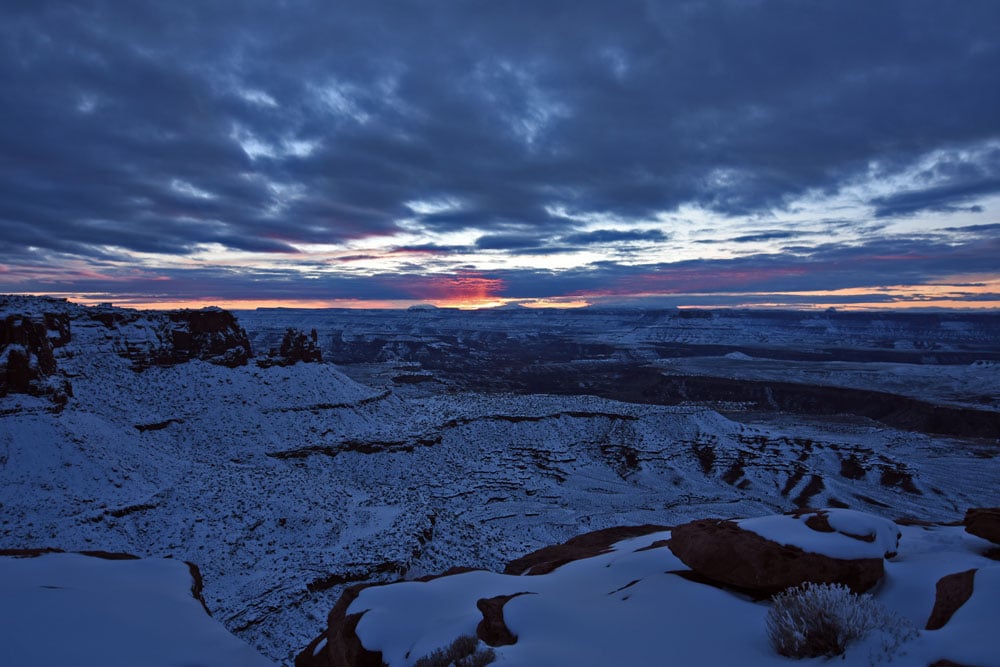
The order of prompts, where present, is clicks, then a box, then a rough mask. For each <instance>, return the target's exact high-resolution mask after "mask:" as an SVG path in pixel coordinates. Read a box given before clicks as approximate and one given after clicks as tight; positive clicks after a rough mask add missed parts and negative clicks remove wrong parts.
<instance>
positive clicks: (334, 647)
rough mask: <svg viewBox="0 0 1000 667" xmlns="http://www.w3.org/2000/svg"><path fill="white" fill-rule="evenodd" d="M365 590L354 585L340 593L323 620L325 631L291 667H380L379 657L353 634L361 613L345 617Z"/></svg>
mask: <svg viewBox="0 0 1000 667" xmlns="http://www.w3.org/2000/svg"><path fill="white" fill-rule="evenodd" d="M367 587H368V584H358V585H355V586H349V587H348V588H346V589H345V590H344V592H343V593H342V594H341V596H340V599H339V600H337V604H336V605H334V607H333V610H332V611H331V612H330V615H329V617H328V618H327V631H326V632H325V633H323V634H322V635H320V636H319V637H317V638H316V639H314V640H313V641H312V642H311V643H310V644H309V646H307V647H306V648H305V650H303V651H302V652H301V653H299V654H298V655H297V656H296V657H295V667H382V665H383V664H384V663H383V661H382V654H381V653H380V652H376V651H369V650H368V649H366V648H365V647H364V645H363V644H362V643H361V640H360V639H359V638H358V634H357V632H356V629H357V627H358V622H359V621H360V620H361V617H362V616H364V612H361V613H358V614H348V613H347V608H348V607H350V606H351V603H352V602H354V601H355V600H356V599H357V597H358V595H359V594H360V593H361V591H363V590H364V589H365V588H367Z"/></svg>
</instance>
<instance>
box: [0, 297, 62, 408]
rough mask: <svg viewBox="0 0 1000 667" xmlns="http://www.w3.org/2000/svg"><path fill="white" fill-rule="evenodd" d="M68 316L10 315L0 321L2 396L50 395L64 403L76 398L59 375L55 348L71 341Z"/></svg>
mask: <svg viewBox="0 0 1000 667" xmlns="http://www.w3.org/2000/svg"><path fill="white" fill-rule="evenodd" d="M70 337H71V336H70V328H69V317H68V316H67V315H64V314H58V313H44V314H32V315H18V314H14V315H8V316H7V317H6V318H4V319H0V396H6V395H7V394H9V393H17V394H30V395H33V396H49V397H50V398H51V399H52V401H53V402H55V403H57V404H59V405H62V404H65V403H66V401H67V400H68V399H69V397H70V396H72V395H73V388H72V386H71V385H70V383H69V381H68V380H66V379H65V378H63V377H60V376H59V375H58V367H57V364H56V359H55V355H54V354H53V349H55V348H58V347H61V346H63V345H65V344H66V343H68V342H69V341H70Z"/></svg>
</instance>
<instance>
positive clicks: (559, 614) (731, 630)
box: [348, 517, 1000, 667]
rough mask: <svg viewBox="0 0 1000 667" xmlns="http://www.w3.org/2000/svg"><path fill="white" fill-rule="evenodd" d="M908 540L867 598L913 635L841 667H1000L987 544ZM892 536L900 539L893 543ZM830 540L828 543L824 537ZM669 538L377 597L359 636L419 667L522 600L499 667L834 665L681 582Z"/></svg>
mask: <svg viewBox="0 0 1000 667" xmlns="http://www.w3.org/2000/svg"><path fill="white" fill-rule="evenodd" d="M750 521H756V522H763V523H768V524H770V526H771V527H772V528H773V531H772V532H773V533H774V534H775V535H776V536H778V537H781V536H782V535H783V534H784V532H783V530H782V528H784V529H789V530H790V531H791V532H792V533H793V535H789V536H786V537H785V539H783V540H782V541H784V542H794V541H796V538H795V534H798V531H797V529H796V528H795V527H794V524H795V523H797V521H796V520H795V519H792V518H789V517H774V518H773V520H772V517H759V518H756V519H751V520H750ZM853 522H854V523H855V524H856V523H857V518H854V519H853ZM845 523H847V524H850V523H851V522H850V521H847V522H845ZM776 524H781V526H782V528H778V527H776ZM899 530H900V531H901V533H902V536H901V538H900V540H899V553H898V554H897V555H896V556H894V557H892V558H891V559H889V560H887V561H886V563H885V575H884V577H883V580H882V581H881V583H880V584H879V585H878V586H877V587H876V588H875V589H874V590H873V591H871V594H872V595H873V596H874V597H875V599H876V600H878V601H879V602H880V603H881V604H883V605H884V606H885V607H886V608H887V609H888V610H889V611H890V612H893V613H895V614H897V615H898V616H899V617H901V619H902V628H903V630H904V631H903V632H899V633H897V634H898V635H899V637H898V638H897V637H893V636H892V633H883V632H879V631H877V630H876V631H874V632H872V633H871V636H869V637H867V638H866V639H863V640H861V641H858V642H856V643H854V644H850V645H848V648H847V651H846V652H845V654H844V655H843V658H842V659H840V658H838V659H836V664H838V665H845V667H847V666H855V665H857V666H862V665H863V666H868V665H873V664H892V665H906V666H911V665H912V666H914V667H917V666H919V667H926V666H927V665H930V664H932V663H934V662H936V661H937V660H939V659H945V658H947V659H950V660H952V661H956V662H958V663H959V664H968V665H979V666H981V667H996V666H997V665H1000V653H997V652H996V647H995V639H996V638H995V630H996V625H995V624H996V621H997V618H998V613H1000V604H998V602H997V600H998V599H1000V598H998V597H997V595H998V594H1000V566H998V565H997V563H996V561H992V560H990V559H988V558H985V557H983V556H982V555H981V553H982V552H983V551H984V550H986V549H987V548H988V547H989V543H988V542H986V541H985V540H982V539H980V538H977V537H974V536H971V535H968V534H966V533H965V532H964V531H963V530H962V528H961V527H916V526H902V527H900V528H899ZM895 532H896V530H895V527H894V529H893V531H892V537H893V540H895ZM823 535H827V536H828V537H829V535H830V534H829V533H827V534H823V533H819V534H817V536H818V537H822V536H823ZM669 537H670V532H669V531H666V532H659V533H651V534H649V535H645V536H643V537H637V538H631V539H628V540H624V541H622V542H619V543H618V544H616V545H615V546H614V548H613V550H612V551H610V552H609V553H606V554H603V555H599V556H595V557H593V558H588V559H584V560H579V561H575V562H572V563H569V564H567V565H564V566H562V567H560V568H558V569H556V570H555V571H553V572H551V573H549V574H544V575H538V576H512V575H504V574H494V573H492V572H468V573H465V574H459V575H454V576H449V577H444V578H440V579H435V580H433V581H428V582H409V583H403V584H393V585H389V586H382V587H373V588H367V589H365V590H364V591H362V592H361V594H360V595H359V596H358V598H357V599H356V600H355V601H354V602H353V603H352V604H351V606H350V607H349V608H348V612H349V613H352V614H355V613H361V612H363V616H362V617H361V620H360V622H359V623H358V625H357V635H358V637H359V638H360V639H361V641H362V644H363V645H364V646H365V648H367V649H369V650H381V651H382V657H383V659H384V660H385V661H386V662H387V663H388V664H389V665H390V666H391V667H400V666H403V665H412V664H413V663H414V662H415V661H416V660H417V659H418V658H420V657H421V656H424V655H427V654H429V653H431V652H432V651H434V650H435V649H438V648H440V647H444V646H447V645H448V644H450V643H451V641H452V640H453V639H455V638H456V637H458V636H461V635H473V636H474V635H475V634H476V627H477V625H478V623H479V622H480V621H481V620H482V618H483V615H482V613H481V611H480V610H479V608H477V605H476V601H477V600H479V599H482V598H492V597H495V596H506V595H513V594H519V595H517V596H516V597H513V598H512V599H510V600H509V601H507V602H506V604H505V605H504V606H503V619H504V621H505V623H506V625H507V627H508V628H509V629H510V631H511V632H512V633H513V634H514V635H515V636H516V637H517V641H516V643H515V644H513V645H508V646H499V647H497V648H496V649H495V651H496V654H497V656H496V664H499V665H524V666H525V667H528V666H534V665H594V666H595V667H598V666H602V667H603V666H604V665H612V664H614V665H647V664H677V665H747V666H748V667H758V666H763V665H790V664H799V665H824V664H831V661H830V659H829V658H826V657H819V658H811V659H803V660H791V659H789V658H786V657H782V656H780V655H778V653H777V652H776V651H775V649H774V648H773V647H772V646H771V645H770V643H769V640H768V636H767V631H766V622H765V620H766V616H767V613H768V610H769V608H770V604H771V603H770V602H767V601H753V600H751V599H750V598H748V597H747V596H745V595H742V594H739V593H734V592H731V591H727V590H721V589H719V588H715V587H713V586H709V585H706V584H703V583H696V582H694V581H689V580H688V579H685V578H683V577H680V576H677V574H674V572H677V571H684V570H688V569H689V568H688V567H687V566H686V565H685V564H684V563H683V562H682V561H681V560H679V559H678V558H677V557H676V556H675V555H674V554H673V553H671V551H670V550H669V548H667V547H666V546H658V547H655V548H649V547H650V546H651V545H654V544H655V543H657V542H661V541H663V540H666V539H668V538H669ZM833 550H834V551H837V550H838V549H837V548H836V547H834V549H833ZM841 555H843V554H841ZM972 568H981V569H979V571H978V572H977V573H976V575H975V590H974V593H973V596H972V598H971V599H970V600H969V602H967V603H966V605H963V607H962V608H960V609H959V610H958V611H957V612H956V613H955V615H954V616H953V617H952V619H951V620H950V621H949V622H948V623H947V624H946V625H945V626H944V627H943V628H941V629H939V630H924V629H923V628H924V626H925V624H926V623H927V618H928V616H929V615H930V612H931V609H932V607H933V606H934V600H935V584H936V582H937V580H938V579H939V578H940V577H942V576H944V575H946V574H950V573H954V572H962V571H965V570H969V569H972ZM900 639H901V643H900V644H899V645H898V646H897V645H895V642H896V641H897V640H900Z"/></svg>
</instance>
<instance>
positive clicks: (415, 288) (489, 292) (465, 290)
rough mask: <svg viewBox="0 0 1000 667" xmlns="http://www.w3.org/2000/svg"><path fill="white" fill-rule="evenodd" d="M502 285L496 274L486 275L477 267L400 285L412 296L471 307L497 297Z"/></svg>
mask: <svg viewBox="0 0 1000 667" xmlns="http://www.w3.org/2000/svg"><path fill="white" fill-rule="evenodd" d="M503 288H504V282H503V281H502V280H500V279H499V278H487V277H486V276H484V275H483V274H481V273H479V272H477V271H464V272H462V273H459V274H457V275H453V276H426V277H422V278H420V279H419V280H418V281H416V282H414V283H411V284H409V285H406V286H405V287H404V289H405V290H406V291H407V292H408V293H409V294H410V295H412V296H413V297H414V298H416V299H421V300H424V301H430V302H432V303H434V304H436V305H439V306H456V307H475V306H476V305H482V304H485V303H489V302H496V301H499V299H500V297H499V294H500V292H501V291H502V290H503Z"/></svg>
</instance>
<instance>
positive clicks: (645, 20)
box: [0, 0, 1000, 261]
mask: <svg viewBox="0 0 1000 667" xmlns="http://www.w3.org/2000/svg"><path fill="white" fill-rule="evenodd" d="M998 25H1000V4H998V3H996V2H993V1H992V0H981V1H976V0H970V1H968V2H962V3H940V2H935V1H931V0H915V1H910V0H894V1H890V2H880V3H870V2H863V1H861V0H854V1H844V2H836V3H803V2H796V1H791V0H772V1H768V2H742V1H740V2H737V1H731V2H685V3H646V2H624V3H608V2H603V1H601V2H598V1H594V2H574V3H561V2H552V3H535V2H517V3H506V2H505V3H492V2H467V3H449V4H446V5H442V4H440V3H430V2H428V3H423V2H417V1H413V2H404V1H399V2H379V3H368V2H346V3H336V4H333V3H326V2H318V1H317V2H309V1H306V0H301V1H294V2H286V3H274V2H264V1H263V0H261V1H259V2H250V1H243V0H240V1H238V2H237V1H235V0H234V1H232V2H224V1H220V2H213V3H166V2H145V1H139V0H137V1H135V2H127V3H113V2H98V1H96V0H94V1H90V2H88V1H86V0H84V1H81V2H74V3H59V2H52V3H49V2H40V1H39V2H12V3H7V4H6V5H5V9H4V17H3V20H2V21H0V99H2V100H3V103H2V105H0V230H2V233H3V237H2V243H0V253H2V256H0V261H15V260H16V258H18V257H20V256H21V255H23V253H25V252H33V251H31V250H29V249H31V248H35V249H42V250H46V251H51V252H58V253H64V254H68V255H76V256H90V257H100V256H102V253H104V254H107V253H109V252H110V253H115V252H124V253H128V252H148V253H162V254H172V255H183V254H186V253H190V252H192V251H193V250H194V249H195V248H196V247H197V246H198V245H199V244H207V243H217V244H222V245H224V246H227V247H229V248H233V249H241V250H249V251H255V252H268V253H271V252H274V253H293V252H294V251H295V247H294V246H295V245H296V244H303V243H337V242H342V241H346V240H352V239H362V238H365V237H369V236H384V235H390V234H393V233H395V232H396V231H398V230H399V229H400V225H401V224H402V221H404V220H405V221H409V222H410V223H413V222H415V223H416V224H419V225H423V226H425V227H427V228H432V229H434V230H438V231H449V230H459V229H465V228H476V229H479V230H480V231H481V232H482V234H483V235H482V236H481V237H480V238H479V240H478V241H477V242H476V246H477V247H478V248H480V249H484V248H485V249H505V250H510V251H517V250H522V251H526V252H542V253H544V252H550V253H554V252H559V251H560V248H569V247H570V246H574V247H576V246H583V245H587V246H599V245H602V244H615V243H618V242H629V241H658V240H662V239H663V238H665V237H666V236H667V235H669V230H665V231H664V233H663V234H661V235H660V236H657V234H658V233H657V232H655V231H653V232H649V231H646V232H637V231H624V232H623V231H614V230H601V231H595V232H586V233H581V232H577V231H575V227H576V226H577V224H578V223H576V222H574V220H573V219H572V215H573V214H578V213H595V212H596V213H606V214H609V215H612V216H614V218H615V219H618V220H624V221H628V220H639V219H644V218H647V217H648V216H650V215H652V214H655V213H656V212H659V211H664V210H674V209H676V208H677V207H679V206H681V205H685V204H690V205H696V206H703V207H707V208H709V209H712V210H714V211H716V212H719V213H722V214H732V215H736V214H754V213H766V212H768V211H770V210H773V209H774V208H780V207H782V206H784V205H786V204H787V203H788V202H790V201H791V200H793V199H794V198H796V197H798V196H802V195H803V194H806V193H813V192H818V193H833V192H836V191H837V190H838V188H840V187H841V186H843V185H845V184H848V183H855V182H857V181H858V179H859V178H863V177H865V175H866V174H870V173H872V171H873V169H874V171H875V172H876V173H877V174H884V175H898V174H902V173H909V171H912V170H913V169H914V165H915V164H916V161H917V160H918V158H924V159H926V156H927V155H930V154H933V155H935V156H937V157H935V158H934V159H933V160H932V162H933V164H931V165H930V166H927V165H924V166H923V167H921V168H922V169H923V170H924V172H922V173H921V175H920V178H918V179H917V180H916V181H915V182H913V183H912V184H910V185H906V186H902V189H901V190H900V191H898V192H895V193H890V194H888V195H885V196H883V197H881V198H879V199H876V200H874V201H873V202H871V203H872V205H873V206H874V207H875V210H876V214H877V215H880V216H890V215H908V214H912V213H915V212H918V211H921V210H945V211H947V210H956V209H966V210H967V209H970V208H972V207H975V206H976V205H977V204H976V202H977V200H978V199H979V198H981V197H983V196H985V195H989V194H995V193H997V192H1000V158H998V153H1000V150H998V149H996V148H995V146H996V142H997V141H1000V125H998V121H997V119H998V118H1000V86H997V85H996V83H997V82H996V73H997V72H998V71H1000V38H998V31H997V29H996V28H997V26H998ZM991 142H992V143H991ZM873 165H875V166H874V167H873ZM435 201H449V202H453V203H452V204H450V205H448V206H446V207H444V208H440V207H439V208H435V207H430V208H428V209H422V208H420V207H419V206H417V205H416V204H415V203H414V202H435ZM421 210H428V211H431V212H426V213H419V211H421ZM415 211H416V212H415ZM553 211H564V212H565V213H566V214H568V216H570V217H563V216H562V215H560V214H557V213H554V212H553ZM626 224H627V223H626ZM776 233H777V234H781V233H782V232H776ZM743 238H744V241H746V240H750V239H751V238H752V236H747V237H743ZM780 238H782V237H781V236H774V237H771V238H770V239H763V238H761V239H759V240H773V239H780ZM530 239H535V241H531V240H530ZM544 239H551V241H548V242H546V241H544ZM105 248H110V249H105Z"/></svg>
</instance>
